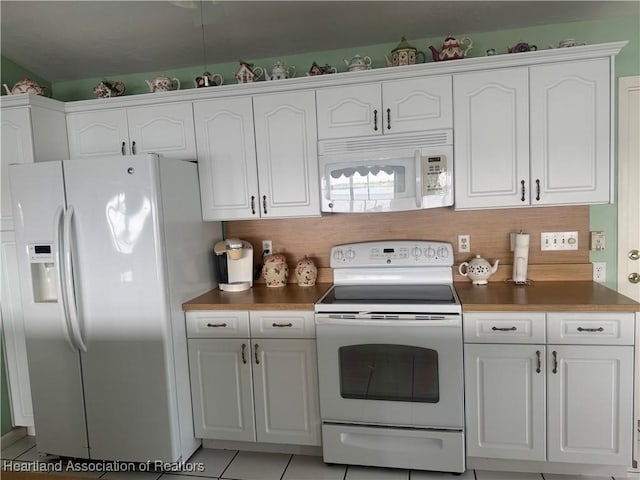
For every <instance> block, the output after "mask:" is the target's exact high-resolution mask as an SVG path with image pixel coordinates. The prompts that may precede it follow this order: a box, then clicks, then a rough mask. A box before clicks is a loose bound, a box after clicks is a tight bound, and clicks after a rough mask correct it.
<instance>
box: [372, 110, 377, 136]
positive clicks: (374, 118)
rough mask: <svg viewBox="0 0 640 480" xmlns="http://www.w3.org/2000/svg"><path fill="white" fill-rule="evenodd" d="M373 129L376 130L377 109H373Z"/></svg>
mask: <svg viewBox="0 0 640 480" xmlns="http://www.w3.org/2000/svg"><path fill="white" fill-rule="evenodd" d="M373 130H374V131H376V132H377V131H378V110H374V111H373Z"/></svg>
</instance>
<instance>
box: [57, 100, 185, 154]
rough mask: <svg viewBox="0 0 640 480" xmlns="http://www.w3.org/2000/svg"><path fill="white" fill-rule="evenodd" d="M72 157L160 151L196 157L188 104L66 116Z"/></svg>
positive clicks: (97, 111) (170, 104)
mask: <svg viewBox="0 0 640 480" xmlns="http://www.w3.org/2000/svg"><path fill="white" fill-rule="evenodd" d="M67 128H68V132H69V133H68V135H69V151H70V154H71V158H89V157H102V156H109V155H135V154H138V153H160V154H161V155H162V156H165V157H170V158H176V159H195V158H196V147H195V134H194V125H193V112H192V108H191V103H169V104H164V105H162V104H161V105H152V106H143V107H132V108H126V109H125V108H122V109H108V110H95V111H88V112H73V113H69V114H68V115H67Z"/></svg>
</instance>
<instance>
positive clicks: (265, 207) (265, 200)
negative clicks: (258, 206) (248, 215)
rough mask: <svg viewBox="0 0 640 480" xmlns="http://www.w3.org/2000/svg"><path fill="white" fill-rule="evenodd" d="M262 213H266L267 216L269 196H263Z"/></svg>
mask: <svg viewBox="0 0 640 480" xmlns="http://www.w3.org/2000/svg"><path fill="white" fill-rule="evenodd" d="M262 211H263V212H264V214H265V215H266V214H267V196H266V195H263V196H262Z"/></svg>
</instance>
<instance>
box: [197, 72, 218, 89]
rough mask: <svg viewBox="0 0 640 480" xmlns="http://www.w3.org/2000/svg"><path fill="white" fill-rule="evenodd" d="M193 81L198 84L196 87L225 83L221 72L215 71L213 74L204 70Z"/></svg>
mask: <svg viewBox="0 0 640 480" xmlns="http://www.w3.org/2000/svg"><path fill="white" fill-rule="evenodd" d="M193 83H194V85H195V86H196V88H202V87H213V86H218V87H219V86H220V85H222V84H223V83H224V77H223V76H222V75H220V74H219V73H214V74H213V75H212V74H211V73H209V72H204V73H203V74H202V75H201V76H199V77H196V78H195V79H194V80H193Z"/></svg>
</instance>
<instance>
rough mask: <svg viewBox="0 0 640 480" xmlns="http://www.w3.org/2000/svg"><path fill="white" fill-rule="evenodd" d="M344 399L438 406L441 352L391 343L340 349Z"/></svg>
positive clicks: (341, 393)
mask: <svg viewBox="0 0 640 480" xmlns="http://www.w3.org/2000/svg"><path fill="white" fill-rule="evenodd" d="M339 357H340V360H339V361H340V395H341V396H342V397H343V398H353V399H365V400H388V401H400V402H423V403H438V401H439V400H440V389H439V381H438V352H437V351H436V350H432V349H429V348H422V347H412V346H405V345H391V344H366V345H349V346H345V347H340V349H339Z"/></svg>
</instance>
